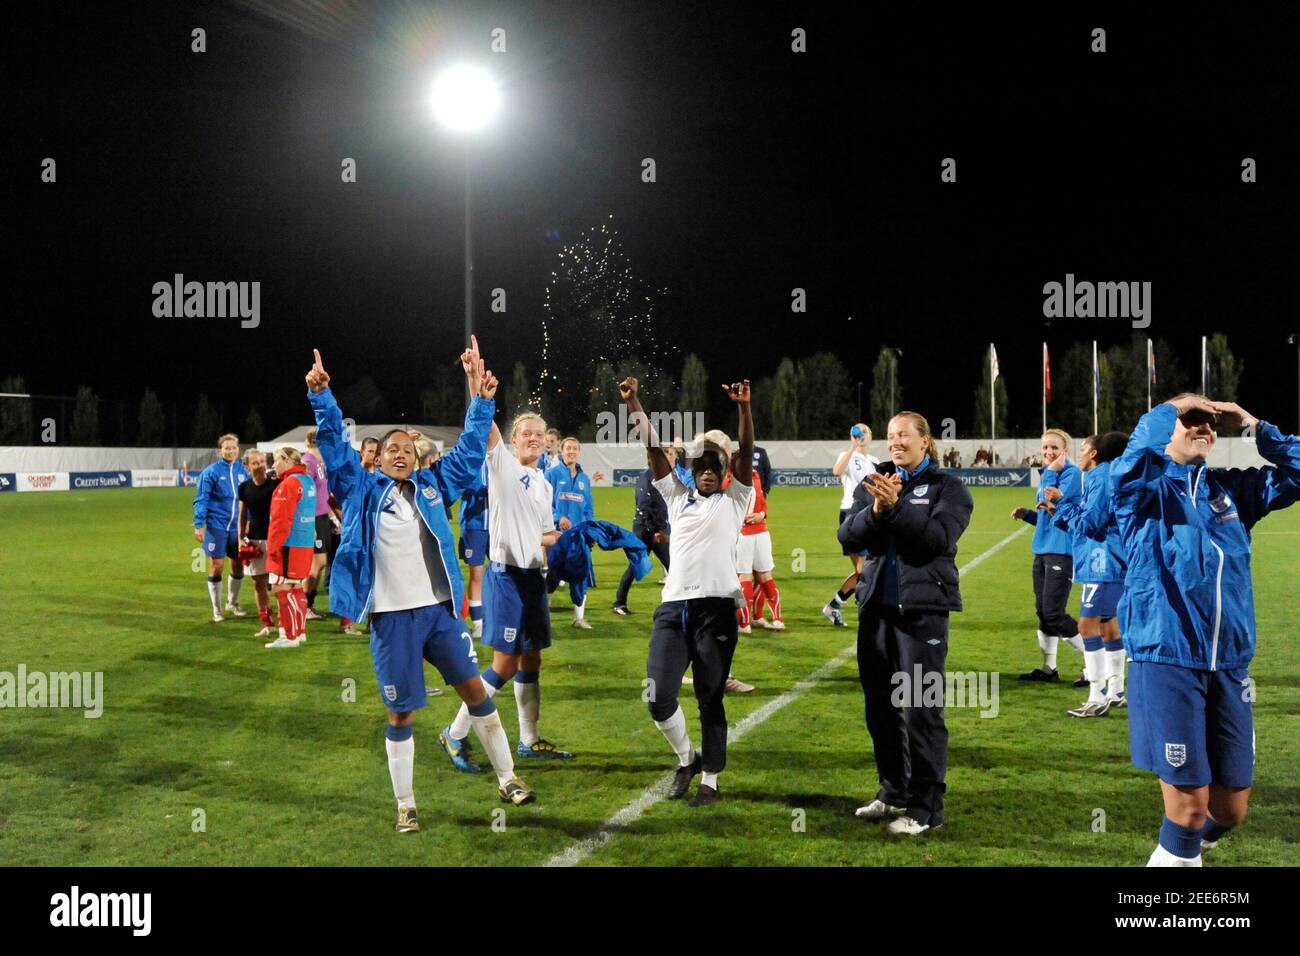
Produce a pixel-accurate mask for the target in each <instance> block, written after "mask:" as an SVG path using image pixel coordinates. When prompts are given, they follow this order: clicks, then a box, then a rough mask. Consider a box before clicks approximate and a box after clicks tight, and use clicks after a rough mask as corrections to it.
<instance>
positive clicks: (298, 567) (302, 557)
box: [266, 545, 312, 581]
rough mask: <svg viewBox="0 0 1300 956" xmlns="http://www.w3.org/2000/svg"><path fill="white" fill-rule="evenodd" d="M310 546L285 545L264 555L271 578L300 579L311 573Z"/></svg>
mask: <svg viewBox="0 0 1300 956" xmlns="http://www.w3.org/2000/svg"><path fill="white" fill-rule="evenodd" d="M311 559H312V548H311V546H309V545H308V546H305V547H300V548H290V547H288V546H287V545H286V546H285V547H283V548H281V549H280V550H279V551H271V552H269V553H268V554H267V556H266V570H267V571H268V572H269V573H270V574H271V575H272V576H273V578H281V579H287V580H289V581H301V580H303V579H305V578H306V577H307V576H308V575H310V574H311Z"/></svg>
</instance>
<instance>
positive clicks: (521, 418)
mask: <svg viewBox="0 0 1300 956" xmlns="http://www.w3.org/2000/svg"><path fill="white" fill-rule="evenodd" d="M529 419H536V420H537V421H539V422H541V423H542V427H543V429H545V427H546V419H544V418H543V417H542V416H541V415H539V414H537V412H520V413H519V414H518V415H516V416H515V420H514V421H513V422H511V423H510V440H511V441H514V440H515V433H516V432H518V431H519V426H520V424H522V423H523V422H526V421H528V420H529ZM555 433H556V434H557V435H558V434H559V431H558V430H556V432H555Z"/></svg>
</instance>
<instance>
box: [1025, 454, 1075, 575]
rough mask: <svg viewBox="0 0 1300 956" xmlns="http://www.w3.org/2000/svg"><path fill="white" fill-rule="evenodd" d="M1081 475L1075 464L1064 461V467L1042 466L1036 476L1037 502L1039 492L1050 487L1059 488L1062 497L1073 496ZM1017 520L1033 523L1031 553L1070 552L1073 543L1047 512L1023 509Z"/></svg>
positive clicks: (1071, 552)
mask: <svg viewBox="0 0 1300 956" xmlns="http://www.w3.org/2000/svg"><path fill="white" fill-rule="evenodd" d="M1082 474H1083V472H1081V471H1079V466H1078V465H1076V464H1075V463H1074V462H1072V461H1067V462H1066V463H1065V467H1064V468H1062V469H1061V470H1060V471H1052V469H1050V468H1044V469H1043V471H1042V476H1041V477H1040V478H1039V479H1038V501H1039V503H1040V504H1041V503H1042V502H1043V501H1044V500H1045V499H1044V498H1043V492H1044V491H1046V490H1047V489H1048V488H1051V487H1054V486H1055V487H1058V488H1060V489H1061V496H1062V497H1063V498H1077V497H1078V496H1079V493H1080V490H1081V489H1082V485H1083V483H1082V482H1081V481H1080V480H1079V476H1080V475H1082ZM1021 520H1023V521H1027V522H1029V523H1030V524H1031V525H1033V526H1034V540H1033V542H1032V543H1031V544H1030V550H1031V551H1033V552H1034V554H1073V553H1074V542H1073V541H1071V540H1070V538H1071V535H1070V532H1068V531H1066V530H1065V529H1064V528H1058V527H1057V526H1056V524H1055V523H1054V522H1053V521H1052V520H1051V519H1050V518H1048V517H1047V512H1045V511H1027V512H1026V513H1025V514H1024V515H1022V516H1021Z"/></svg>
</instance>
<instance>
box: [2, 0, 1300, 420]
mask: <svg viewBox="0 0 1300 956" xmlns="http://www.w3.org/2000/svg"><path fill="white" fill-rule="evenodd" d="M3 16H4V17H5V18H6V20H7V22H6V23H5V31H4V32H5V43H6V46H7V47H8V50H7V55H6V68H5V69H6V72H7V74H8V76H9V80H10V82H9V84H8V87H9V95H8V97H7V101H8V102H7V104H6V113H8V114H9V116H10V120H11V121H10V122H9V123H7V124H6V126H7V130H8V136H7V139H8V146H7V148H6V150H5V154H4V157H3V164H4V187H3V188H4V190H5V194H6V202H5V207H6V213H7V214H6V216H5V217H4V218H5V229H6V232H7V233H8V236H7V238H8V242H7V243H6V251H7V253H8V255H7V259H8V262H9V266H10V268H9V270H8V271H9V281H8V283H7V289H6V293H7V294H6V296H5V301H6V305H7V307H6V309H5V317H4V322H5V340H6V344H5V347H4V349H3V353H0V375H5V374H21V375H23V376H25V378H26V381H27V385H28V387H29V389H30V390H32V391H37V392H56V393H60V394H65V393H71V392H73V391H75V389H76V387H77V386H78V385H81V384H85V385H90V386H92V387H93V388H95V390H96V391H97V392H98V393H99V394H100V395H102V396H104V397H106V398H108V399H110V400H119V401H122V402H124V403H125V405H126V407H127V408H133V407H134V404H135V403H136V402H138V400H139V395H140V393H141V391H142V390H143V388H144V387H145V386H150V387H153V388H154V389H155V390H157V391H158V392H159V393H160V394H161V396H162V397H163V399H164V401H165V402H167V403H168V404H170V403H172V402H177V403H179V404H180V406H181V407H182V409H187V408H188V407H190V406H192V405H193V402H194V399H195V397H196V396H197V394H198V392H200V391H205V392H207V393H208V394H210V395H212V396H214V397H216V398H219V400H221V401H222V402H223V403H224V404H225V406H226V415H227V421H228V424H231V425H235V426H237V425H239V424H241V423H242V421H243V417H244V414H245V412H246V410H247V407H248V405H249V404H250V403H251V404H255V405H256V406H257V407H258V409H259V410H260V411H261V413H262V415H263V417H264V418H265V419H266V420H267V424H268V426H269V427H270V428H271V429H272V430H279V429H280V428H281V427H289V426H291V425H293V424H297V423H299V422H300V421H301V420H304V419H305V418H306V405H305V401H304V399H303V395H302V376H303V374H304V372H305V371H306V369H307V367H308V364H309V361H310V348H311V347H312V346H313V345H317V346H319V347H320V348H321V350H322V352H323V353H324V354H325V356H326V359H327V362H328V364H329V366H330V369H331V371H332V372H333V374H334V375H335V377H336V379H337V380H338V381H339V382H340V383H344V382H347V381H350V380H355V379H356V378H358V377H360V376H361V375H364V374H370V375H372V376H373V377H374V378H375V379H376V381H377V382H379V384H380V387H381V388H382V389H383V390H384V392H385V394H386V396H387V397H388V399H389V400H390V404H391V406H392V407H393V410H394V413H395V414H399V413H401V412H406V413H408V414H412V415H414V414H415V413H417V412H418V396H419V392H420V390H421V388H422V387H423V384H424V383H425V381H426V380H427V377H428V369H429V368H430V364H431V363H442V362H450V361H451V360H452V358H453V356H454V353H455V352H456V350H457V349H458V348H459V343H460V339H461V334H462V301H461V294H462V285H461V282H462V277H461V255H462V246H461V243H462V224H461V201H462V199H461V188H462V175H461V167H460V163H461V161H462V154H461V153H460V149H461V148H462V147H461V146H460V144H458V143H455V142H452V141H450V140H449V139H448V138H447V137H446V136H445V134H442V133H441V132H439V131H438V130H437V129H435V128H434V126H433V123H432V121H431V120H430V119H429V117H428V113H427V107H426V104H425V91H426V89H427V86H428V82H429V79H430V78H431V76H432V75H433V73H434V72H435V70H436V68H437V66H438V65H439V64H441V63H445V62H450V61H451V60H454V59H460V58H462V55H463V53H465V52H473V53H474V54H475V55H476V57H477V58H478V59H480V60H482V61H485V62H486V64H487V65H489V66H490V67H491V68H493V69H494V70H496V71H497V72H498V73H499V75H500V76H501V77H502V78H503V95H504V98H505V104H506V106H505V110H504V112H503V114H502V116H501V117H500V118H499V120H498V122H497V123H496V124H494V126H493V128H492V129H491V130H490V131H489V132H488V133H487V134H486V135H484V136H483V137H482V138H481V140H480V141H478V142H477V144H476V146H475V159H474V165H475V175H476V192H475V202H476V219H475V228H476V272H477V294H478V296H477V302H478V312H479V326H478V327H479V334H480V340H481V341H482V343H483V347H484V352H485V354H486V355H487V356H488V358H489V361H490V363H491V364H492V365H493V367H494V368H495V369H496V370H497V371H498V372H499V373H500V374H502V375H503V376H504V375H506V374H507V373H508V371H509V369H510V366H511V365H512V364H513V362H514V361H515V360H516V359H520V360H523V361H524V362H525V363H526V364H527V365H528V367H529V370H530V372H533V373H534V374H535V373H536V370H537V369H538V368H539V352H540V347H541V331H540V329H541V324H540V316H541V302H542V297H543V292H544V289H545V285H546V280H547V277H548V276H549V273H550V270H551V269H552V268H554V267H555V266H554V262H555V256H556V254H557V252H558V246H559V243H558V242H557V241H556V240H555V239H554V238H553V236H554V231H555V230H558V234H559V235H560V236H561V237H562V239H564V240H569V239H572V238H574V237H576V235H577V233H578V232H579V231H580V230H581V229H583V228H585V227H588V226H591V225H593V224H596V223H599V222H600V221H602V220H603V219H604V218H605V217H606V216H608V215H609V214H611V213H612V214H613V215H614V222H615V224H616V225H617V227H618V229H619V231H620V235H621V238H622V239H623V241H624V244H625V247H626V250H627V252H628V254H629V255H630V257H631V259H632V262H633V263H634V265H635V266H636V268H637V271H638V272H639V273H640V275H641V277H642V278H643V279H645V280H646V281H648V282H649V283H651V284H653V285H658V286H663V287H666V288H667V289H668V294H667V296H666V298H665V300H664V302H663V303H662V305H661V307H660V309H659V315H660V316H661V320H662V335H663V336H664V338H665V340H666V341H671V342H673V343H674V344H675V345H676V347H677V349H678V350H679V352H681V353H685V352H688V351H695V352H697V353H699V354H700V355H701V356H702V358H703V359H704V362H705V365H706V367H707V368H708V369H709V371H710V373H711V375H712V376H713V377H714V378H715V379H718V380H721V379H723V378H734V377H737V376H739V375H742V374H744V375H749V376H750V377H752V378H758V377H760V376H763V375H768V374H771V373H772V372H773V371H774V370H775V367H776V364H777V362H778V361H779V359H780V357H781V356H783V355H789V356H791V357H795V358H798V357H801V356H805V355H808V354H811V353H812V352H815V351H819V350H832V351H835V352H836V353H837V354H839V355H840V357H841V358H842V359H843V360H844V361H845V362H846V364H848V365H849V366H850V368H851V370H852V371H853V373H854V375H855V377H857V378H863V379H867V378H869V373H870V365H871V363H872V361H873V360H874V357H875V354H876V351H877V349H878V348H879V347H880V345H881V344H882V343H883V342H887V343H889V344H892V345H897V346H900V347H902V348H903V350H904V354H905V357H904V360H903V387H904V390H905V394H906V395H907V401H908V404H910V405H912V406H914V407H918V408H920V409H921V410H922V411H925V412H926V413H927V414H928V415H930V417H931V418H932V419H937V418H944V417H954V418H956V419H957V420H958V422H959V423H961V425H962V428H963V430H965V428H966V427H967V426H968V425H969V419H970V413H971V405H972V400H971V395H972V392H973V389H974V385H975V381H976V378H977V376H978V374H979V368H980V354H981V351H982V349H983V348H985V347H986V346H987V343H988V342H989V341H995V342H996V343H997V346H998V352H999V356H1000V359H1001V365H1002V370H1003V373H1004V374H1005V375H1006V377H1007V382H1008V386H1009V388H1010V399H1011V425H1012V427H1013V428H1015V429H1017V430H1020V431H1029V430H1032V429H1034V428H1035V427H1036V426H1037V421H1038V388H1039V379H1038V355H1039V349H1040V347H1041V346H1040V343H1041V342H1042V341H1043V339H1044V337H1046V339H1047V340H1048V342H1049V343H1050V344H1051V346H1052V349H1053V354H1054V356H1056V355H1059V354H1060V353H1062V352H1063V351H1064V349H1065V348H1066V347H1067V346H1068V345H1069V344H1070V343H1071V342H1073V341H1075V340H1079V339H1091V338H1093V337H1097V338H1098V339H1100V341H1101V344H1102V345H1103V347H1104V346H1105V345H1107V344H1110V343H1112V342H1115V341H1119V340H1121V339H1125V338H1127V337H1128V335H1129V329H1128V327H1127V326H1126V324H1125V323H1123V322H1116V321H1110V322H1099V321H1096V320H1094V321H1092V322H1087V321H1084V320H1073V321H1058V322H1057V323H1055V325H1054V326H1053V327H1050V328H1048V327H1046V326H1045V325H1044V320H1043V318H1042V291H1041V290H1042V285H1043V283H1044V282H1047V281H1050V280H1061V279H1063V278H1064V276H1065V274H1066V273H1067V272H1073V273H1075V274H1076V275H1077V276H1079V277H1080V278H1091V279H1094V280H1148V281H1151V282H1152V283H1153V286H1154V290H1153V325H1152V327H1151V329H1150V333H1151V334H1152V335H1153V336H1159V337H1162V338H1165V339H1168V340H1169V341H1171V342H1172V343H1173V344H1174V345H1175V347H1176V349H1178V350H1179V351H1180V352H1181V355H1180V358H1181V359H1182V361H1183V363H1184V364H1185V365H1188V366H1194V365H1195V361H1196V356H1197V349H1198V348H1199V337H1200V335H1202V334H1203V333H1210V332H1214V331H1224V332H1227V333H1228V334H1229V336H1230V341H1231V343H1232V345H1233V347H1234V349H1235V350H1236V351H1237V352H1238V354H1239V355H1241V356H1242V357H1243V358H1244V360H1245V363H1246V370H1247V376H1246V379H1245V381H1244V383H1243V387H1242V395H1241V399H1242V402H1243V404H1245V405H1246V406H1247V407H1248V408H1250V409H1251V410H1252V411H1254V412H1255V413H1256V414H1260V415H1263V416H1264V417H1272V418H1275V419H1276V420H1278V421H1279V422H1281V423H1282V424H1284V425H1285V426H1288V427H1291V426H1293V425H1295V421H1294V418H1295V414H1296V411H1295V405H1296V399H1295V394H1296V353H1295V350H1294V348H1291V347H1288V346H1287V345H1286V344H1285V335H1286V333H1287V332H1290V331H1300V317H1298V316H1297V306H1298V305H1300V302H1298V296H1297V293H1296V285H1295V271H1296V270H1295V262H1296V251H1297V243H1296V232H1297V230H1296V222H1297V216H1296V214H1297V212H1300V203H1298V202H1297V185H1296V184H1297V175H1298V174H1300V165H1298V164H1300V149H1297V145H1298V144H1297V136H1298V134H1297V132H1296V122H1295V120H1296V117H1297V115H1298V111H1297V106H1300V103H1298V102H1297V79H1296V75H1295V73H1296V71H1295V68H1294V55H1293V51H1294V49H1295V44H1296V41H1297V34H1296V30H1295V29H1294V26H1293V24H1292V23H1290V22H1289V21H1287V20H1285V19H1283V18H1282V17H1281V15H1273V14H1266V13H1261V12H1259V11H1254V12H1252V13H1251V14H1250V15H1249V17H1247V16H1245V15H1243V14H1241V13H1237V14H1232V13H1224V12H1219V13H1216V14H1214V15H1193V14H1186V15H1185V16H1186V17H1187V19H1177V18H1176V15H1175V14H1174V13H1173V12H1172V11H1171V12H1168V13H1165V14H1164V15H1163V16H1158V17H1153V18H1152V19H1150V20H1146V21H1138V20H1135V19H1133V17H1132V15H1131V14H1122V13H1119V12H1106V11H1104V10H1101V11H1100V12H1088V13H1084V12H1070V13H1066V14H1064V15H1063V16H1061V17H1060V18H1058V19H1051V18H1048V17H1047V16H1046V15H1044V14H1039V13H1035V14H1032V15H1031V16H1029V17H1028V18H1026V17H1025V16H1021V15H1013V14H1011V13H989V12H987V11H983V10H978V9H973V10H970V11H968V12H965V13H962V14H960V15H959V14H956V13H949V12H946V11H944V10H942V8H934V9H931V8H929V7H926V8H924V9H920V10H918V14H917V15H916V16H915V17H914V18H913V19H912V20H911V21H910V22H909V21H895V20H892V19H890V20H887V19H884V18H883V17H882V16H881V15H880V14H879V13H878V12H876V11H875V8H874V7H872V8H868V7H863V8H862V9H861V10H859V11H858V12H857V13H853V12H852V9H851V8H850V7H848V6H847V5H840V4H821V5H817V6H816V7H815V8H813V9H812V10H811V11H810V10H809V9H808V5H807V4H789V5H755V4H735V5H727V4H721V3H717V4H702V3H689V4H673V3H612V2H600V3H570V2H550V3H469V4H444V3H424V2H414V0H408V2H403V3H391V4H388V3H372V4H358V3H344V2H339V0H328V2H326V0H320V2H312V3H292V2H284V3H275V2H272V0H265V2H261V0H259V2H257V3H229V4H185V5H181V4H156V5H154V4H130V5H126V4H102V3H95V4H91V3H65V2H55V3H47V4H40V5H33V6H32V7H30V8H29V7H26V6H22V7H19V6H6V7H5V8H4V13H3ZM195 26H201V27H203V28H204V29H205V30H206V31H207V43H208V49H207V52H206V53H203V54H195V53H191V52H190V30H191V29H192V28H193V27H195ZM1095 26H1102V27H1105V28H1106V29H1107V32H1108V36H1107V43H1108V51H1107V52H1106V53H1105V54H1093V53H1090V52H1089V40H1090V37H1089V34H1090V31H1091V29H1092V28H1093V27H1095ZM494 27H502V28H504V29H505V30H506V37H507V53H505V54H500V55H495V56H493V55H491V54H489V53H488V52H487V44H488V42H489V39H490V31H491V30H492V29H493V28H494ZM794 27H802V28H804V29H806V30H807V33H808V52H807V53H806V54H794V53H792V52H791V51H790V31H791V29H793V28H794ZM45 156H52V157H54V158H55V159H56V160H57V162H58V182H57V184H54V185H48V184H42V183H41V182H40V162H41V159H42V158H43V157H45ZM345 156H347V157H353V158H355V159H356V160H357V163H358V171H359V182H358V183H356V184H354V185H344V184H342V183H341V182H340V177H339V170H340V165H339V164H340V161H341V160H342V158H343V157H345ZM646 156H650V157H653V158H654V159H655V160H656V163H657V167H658V182H656V183H654V184H646V183H643V182H641V179H640V168H641V167H640V162H641V159H642V158H643V157H646ZM947 156H952V157H955V158H956V159H957V162H958V181H957V183H955V184H943V183H940V181H939V164H940V160H941V159H942V158H944V157H947ZM1245 156H1251V157H1254V158H1256V159H1257V161H1258V164H1259V182H1258V183H1255V184H1251V185H1246V184H1243V183H1242V182H1241V179H1240V163H1241V159H1242V157H1245ZM548 234H549V235H550V236H551V238H548ZM177 272H181V273H184V274H185V275H186V277H187V278H194V279H199V280H209V279H211V280H258V281H260V282H261V283H262V325H261V327H260V328H258V329H256V330H242V329H240V328H239V327H238V323H237V322H236V321H233V320H212V321H203V320H195V319H155V318H154V317H153V315H152V312H151V305H152V301H153V297H152V293H151V288H152V285H153V283H154V282H157V281H160V280H167V279H170V277H171V276H172V275H173V274H174V273H177ZM498 286H499V287H503V288H505V289H506V290H507V293H508V297H509V311H508V312H507V314H506V315H504V316H501V315H493V314H491V313H489V312H488V311H487V303H488V295H489V291H490V289H492V288H494V287H498ZM796 286H798V287H802V288H805V289H806V290H807V293H808V301H809V311H808V313H807V314H806V315H802V316H794V315H792V314H791V313H790V309H789V302H790V290H791V289H792V288H794V287H796ZM672 371H674V372H675V371H676V370H675V369H673V370H672ZM847 414H852V410H848V411H847ZM183 427H184V426H182V428H183ZM110 431H111V429H110Z"/></svg>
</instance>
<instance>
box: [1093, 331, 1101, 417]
mask: <svg viewBox="0 0 1300 956" xmlns="http://www.w3.org/2000/svg"><path fill="white" fill-rule="evenodd" d="M1100 387H1101V373H1100V372H1099V371H1098V370H1097V340H1096V339H1093V340H1092V433H1093V434H1094V435H1095V434H1097V391H1098V389H1099V388H1100Z"/></svg>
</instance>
